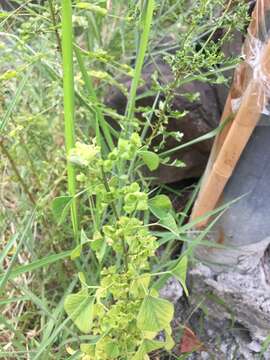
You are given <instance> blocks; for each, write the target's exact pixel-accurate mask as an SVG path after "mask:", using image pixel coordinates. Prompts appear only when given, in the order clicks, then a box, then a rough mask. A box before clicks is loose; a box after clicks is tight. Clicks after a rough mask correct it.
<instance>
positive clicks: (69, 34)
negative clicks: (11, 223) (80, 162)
mask: <svg viewBox="0 0 270 360" xmlns="http://www.w3.org/2000/svg"><path fill="white" fill-rule="evenodd" d="M62 54H63V90H64V115H65V142H66V153H67V156H68V154H69V151H70V150H71V149H72V148H73V147H74V146H75V125H74V113H75V100H74V98H75V95H74V75H73V28H72V4H71V1H70V0H62ZM67 174H68V191H69V195H70V196H72V197H73V198H74V200H73V203H72V205H71V218H72V225H73V232H74V237H75V239H76V242H78V237H79V231H78V212H77V203H76V199H75V195H76V172H75V168H74V166H73V165H72V164H71V163H70V162H68V163H67Z"/></svg>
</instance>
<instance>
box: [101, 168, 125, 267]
mask: <svg viewBox="0 0 270 360" xmlns="http://www.w3.org/2000/svg"><path fill="white" fill-rule="evenodd" d="M101 172H102V179H103V183H104V186H105V189H106V191H107V192H111V189H110V186H109V183H108V180H107V178H106V174H105V172H104V169H103V168H101ZM111 206H112V211H113V213H114V216H115V220H116V221H117V220H119V215H118V213H117V209H116V206H115V204H114V202H112V203H111ZM121 244H122V248H123V255H124V266H125V271H128V248H127V245H126V243H125V239H124V238H123V236H121Z"/></svg>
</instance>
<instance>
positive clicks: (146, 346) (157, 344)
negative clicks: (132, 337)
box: [132, 339, 164, 360]
mask: <svg viewBox="0 0 270 360" xmlns="http://www.w3.org/2000/svg"><path fill="white" fill-rule="evenodd" d="M163 347H164V342H162V341H157V340H147V339H144V340H143V342H142V344H141V345H140V347H139V349H138V351H137V352H136V354H135V356H134V357H133V358H132V360H145V359H149V357H148V356H147V354H148V353H150V352H152V351H155V350H158V349H162V348H163Z"/></svg>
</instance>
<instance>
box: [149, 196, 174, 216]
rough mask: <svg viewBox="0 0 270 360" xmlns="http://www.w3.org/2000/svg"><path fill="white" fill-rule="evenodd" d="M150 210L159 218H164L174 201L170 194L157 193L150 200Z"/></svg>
mask: <svg viewBox="0 0 270 360" xmlns="http://www.w3.org/2000/svg"><path fill="white" fill-rule="evenodd" d="M148 206H149V209H150V211H151V212H152V213H153V214H154V215H155V216H156V217H157V218H158V219H162V218H163V217H165V216H166V215H167V214H168V213H169V211H170V210H171V209H172V203H171V200H170V198H169V197H168V196H166V195H162V194H161V195H157V196H155V197H153V198H152V199H150V200H149V201H148Z"/></svg>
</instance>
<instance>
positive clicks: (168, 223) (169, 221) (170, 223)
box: [159, 213, 179, 235]
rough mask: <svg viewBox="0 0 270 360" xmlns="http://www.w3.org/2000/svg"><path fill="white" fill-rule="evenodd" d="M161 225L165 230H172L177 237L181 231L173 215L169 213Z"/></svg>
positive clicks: (160, 222)
mask: <svg viewBox="0 0 270 360" xmlns="http://www.w3.org/2000/svg"><path fill="white" fill-rule="evenodd" d="M159 224H160V225H161V226H162V227H164V228H165V229H168V230H170V231H171V232H172V233H174V234H175V235H178V233H179V229H178V226H177V224H176V222H175V219H174V217H173V215H172V214H170V213H168V214H167V215H166V216H164V217H163V218H161V219H160V221H159Z"/></svg>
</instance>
